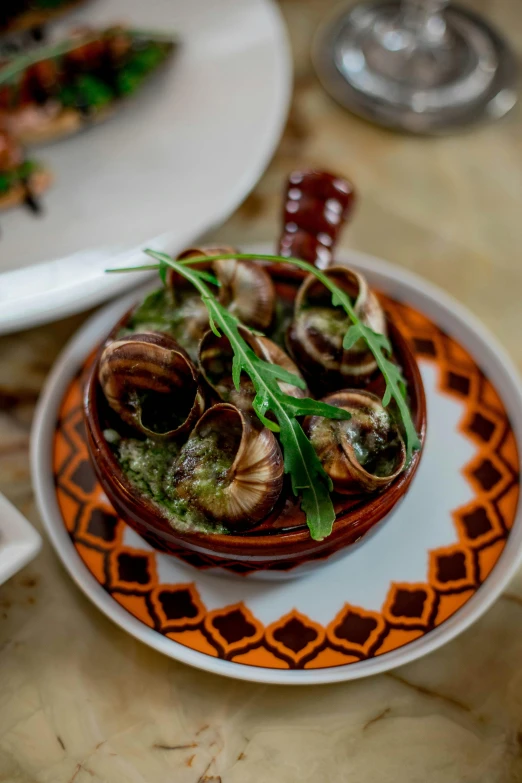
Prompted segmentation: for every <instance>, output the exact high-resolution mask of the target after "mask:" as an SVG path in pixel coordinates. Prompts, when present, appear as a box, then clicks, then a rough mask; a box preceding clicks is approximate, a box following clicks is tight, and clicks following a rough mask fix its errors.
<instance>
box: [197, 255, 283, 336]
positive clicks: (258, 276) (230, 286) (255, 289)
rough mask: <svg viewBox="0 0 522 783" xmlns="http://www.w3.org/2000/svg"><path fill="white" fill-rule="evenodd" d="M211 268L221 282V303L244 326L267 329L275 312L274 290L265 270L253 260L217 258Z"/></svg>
mask: <svg viewBox="0 0 522 783" xmlns="http://www.w3.org/2000/svg"><path fill="white" fill-rule="evenodd" d="M232 252H233V251H232ZM212 268H213V269H214V272H215V273H216V277H217V279H218V280H219V282H220V283H221V286H220V289H219V301H220V302H221V304H222V305H224V306H225V307H227V308H228V309H229V310H230V312H231V313H233V314H234V315H235V316H237V318H239V320H240V321H241V322H242V323H244V324H246V325H247V326H252V327H254V329H267V328H268V327H269V326H270V324H271V322H272V318H273V315H274V305H275V300H276V293H275V288H274V284H273V282H272V279H271V278H270V276H269V275H268V274H267V273H266V272H265V270H264V269H263V268H262V267H260V266H259V265H258V264H256V263H254V262H253V261H246V260H241V259H236V258H220V259H218V260H217V261H214V262H213V264H212Z"/></svg>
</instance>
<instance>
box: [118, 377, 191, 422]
mask: <svg viewBox="0 0 522 783" xmlns="http://www.w3.org/2000/svg"><path fill="white" fill-rule="evenodd" d="M196 393H197V383H196V382H195V381H194V380H193V379H192V378H190V379H189V378H187V379H186V380H185V384H184V385H182V386H181V387H180V388H179V389H178V388H177V389H176V394H175V396H174V394H173V393H172V390H171V391H170V392H169V393H167V394H163V393H162V392H157V391H146V392H141V393H138V394H136V393H135V394H134V395H132V396H134V399H135V407H136V408H137V410H139V412H140V421H141V424H142V425H143V426H144V427H145V428H146V429H147V430H150V431H151V432H154V433H156V434H157V435H162V434H163V433H166V432H172V431H173V430H177V429H178V428H179V427H181V426H182V424H183V423H184V422H185V421H186V420H187V418H188V416H189V414H190V411H191V410H192V406H193V405H194V397H195V395H196Z"/></svg>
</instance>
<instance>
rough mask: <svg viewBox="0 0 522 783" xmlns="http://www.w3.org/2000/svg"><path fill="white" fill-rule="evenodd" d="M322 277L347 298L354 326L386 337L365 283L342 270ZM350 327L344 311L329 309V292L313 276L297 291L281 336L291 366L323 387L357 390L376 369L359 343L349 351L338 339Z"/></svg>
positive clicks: (380, 314)
mask: <svg viewBox="0 0 522 783" xmlns="http://www.w3.org/2000/svg"><path fill="white" fill-rule="evenodd" d="M324 274H326V275H327V276H328V277H329V278H330V279H331V280H333V281H334V282H335V283H336V284H337V286H338V287H339V288H341V289H342V290H343V291H345V292H346V293H347V294H348V295H349V296H350V298H351V300H352V302H353V305H354V308H355V312H356V313H357V315H358V317H359V318H360V320H361V321H362V322H363V323H364V324H366V325H367V326H369V327H371V329H373V331H374V332H379V333H380V334H386V318H385V315H384V311H383V309H382V307H381V305H380V303H379V300H378V299H377V297H376V296H375V294H374V293H373V292H372V291H371V290H370V288H369V286H368V283H367V281H366V278H364V277H363V276H362V275H360V274H359V273H358V272H354V271H353V270H352V269H348V268H347V267H344V266H333V267H330V268H329V269H328V270H327V271H326V272H325V273H324ZM349 326H350V320H349V318H348V316H347V315H346V313H345V312H344V310H342V308H340V307H334V306H333V305H332V294H331V292H330V291H329V290H328V289H327V288H326V287H325V286H324V285H323V284H322V283H321V281H320V280H318V279H317V278H316V277H314V276H313V275H309V276H308V277H307V278H306V279H305V280H304V281H303V283H302V285H301V286H300V288H299V290H298V292H297V295H296V299H295V307H294V318H293V321H292V323H291V324H290V327H289V329H288V332H287V344H288V346H289V349H290V351H291V353H292V355H293V356H294V359H295V360H296V362H297V364H298V365H299V366H300V367H301V368H302V369H304V370H305V371H306V372H307V374H309V375H310V376H311V377H313V378H318V377H321V378H322V380H323V381H324V382H325V384H326V386H327V387H329V388H332V387H334V388H335V386H337V387H338V386H339V385H347V384H348V385H350V386H363V385H364V384H365V383H366V382H367V381H368V380H369V378H370V376H371V375H372V373H373V372H375V370H376V369H377V364H376V362H375V358H374V356H373V354H372V353H371V351H370V350H369V349H368V346H367V345H366V343H365V342H364V340H362V339H360V340H358V341H357V342H356V343H355V345H353V346H352V347H351V348H350V349H349V350H345V349H344V348H343V337H344V335H345V334H346V332H347V330H348V328H349Z"/></svg>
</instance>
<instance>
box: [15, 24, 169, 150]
mask: <svg viewBox="0 0 522 783" xmlns="http://www.w3.org/2000/svg"><path fill="white" fill-rule="evenodd" d="M173 49H174V41H173V39H172V38H170V37H168V36H166V35H165V36H163V35H161V34H156V33H149V32H147V31H140V30H132V29H128V28H126V27H121V26H118V27H110V28H106V29H104V30H90V29H83V30H80V31H77V32H76V33H75V34H74V35H72V36H71V37H70V38H69V39H68V40H65V41H59V42H57V43H54V44H49V45H45V46H41V47H38V48H35V49H33V50H32V51H31V52H29V53H28V54H20V55H17V56H16V57H14V58H13V59H11V60H8V61H4V62H3V63H2V64H1V65H0V117H1V118H2V121H3V124H4V125H5V127H6V128H7V129H8V130H9V131H10V132H11V133H12V134H13V135H14V136H15V137H16V138H17V139H18V140H19V141H21V142H22V143H26V144H31V143H37V142H45V141H49V140H52V139H57V138H60V137H62V136H67V135H70V134H72V133H75V132H76V131H78V130H80V129H82V128H83V127H85V126H86V125H88V124H91V123H96V122H100V121H101V120H103V119H104V118H105V117H107V116H108V115H109V114H111V113H112V112H113V111H114V110H115V108H116V107H117V105H118V102H119V101H120V100H121V99H123V98H126V97H128V96H130V95H132V94H133V93H135V92H136V91H137V90H138V89H139V88H140V87H141V86H142V84H143V83H144V81H145V80H146V79H147V77H148V76H150V74H151V73H152V72H154V71H156V70H157V69H158V68H159V66H161V65H162V64H163V63H164V62H165V61H166V60H167V59H168V57H169V56H170V54H171V52H172V51H173Z"/></svg>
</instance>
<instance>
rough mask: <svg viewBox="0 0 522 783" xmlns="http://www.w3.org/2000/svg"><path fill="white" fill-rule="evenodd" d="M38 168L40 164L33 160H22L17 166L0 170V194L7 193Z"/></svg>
mask: <svg viewBox="0 0 522 783" xmlns="http://www.w3.org/2000/svg"><path fill="white" fill-rule="evenodd" d="M39 169H40V165H39V164H38V163H37V162H36V161H34V160H24V162H23V163H21V164H20V165H19V166H18V167H17V168H15V169H12V170H10V171H2V172H0V195H4V194H5V193H8V192H9V191H10V190H11V188H14V187H15V186H16V185H18V184H19V183H20V182H25V181H27V180H28V179H29V177H30V176H31V174H34V172H35V171H38V170H39Z"/></svg>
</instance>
